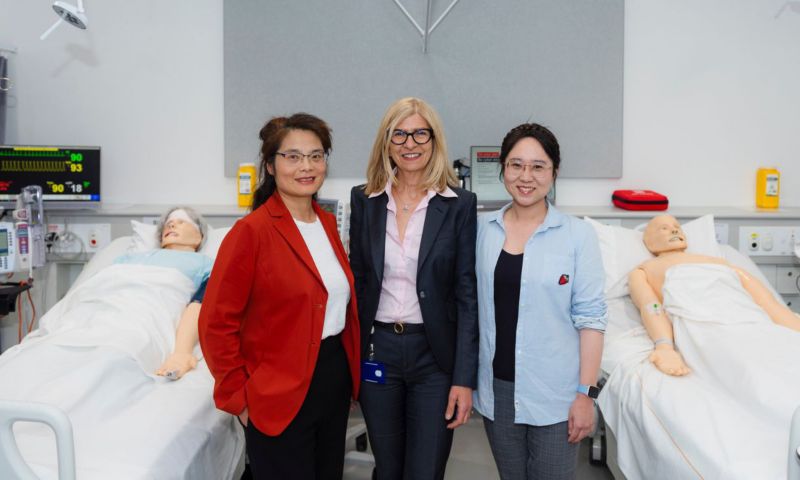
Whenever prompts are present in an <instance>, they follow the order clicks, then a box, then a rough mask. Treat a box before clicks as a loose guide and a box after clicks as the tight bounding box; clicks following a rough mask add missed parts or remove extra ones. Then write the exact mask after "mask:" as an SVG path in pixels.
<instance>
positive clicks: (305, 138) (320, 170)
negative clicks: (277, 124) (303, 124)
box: [267, 130, 328, 198]
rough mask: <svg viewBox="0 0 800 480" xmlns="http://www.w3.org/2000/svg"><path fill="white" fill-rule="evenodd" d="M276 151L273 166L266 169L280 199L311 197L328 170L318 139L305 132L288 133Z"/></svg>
mask: <svg viewBox="0 0 800 480" xmlns="http://www.w3.org/2000/svg"><path fill="white" fill-rule="evenodd" d="M278 152H279V153H278V154H277V155H275V163H274V164H273V165H267V168H268V169H269V173H271V174H272V175H273V176H274V177H275V184H276V187H277V190H278V192H279V193H280V194H281V196H283V197H284V198H286V197H292V198H310V197H311V196H312V195H314V194H315V193H317V191H318V190H319V189H320V187H322V182H323V181H324V180H325V173H326V172H327V170H328V163H327V160H325V159H324V158H320V154H324V153H325V150H324V148H323V147H322V142H321V141H320V139H319V137H317V135H316V134H315V133H313V132H310V131H308V130H291V131H289V133H287V134H286V136H285V137H284V138H283V142H281V146H280V148H279V149H278ZM282 154H285V155H282ZM298 155H300V157H299V159H298Z"/></svg>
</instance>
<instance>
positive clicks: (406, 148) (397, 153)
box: [389, 113, 433, 173]
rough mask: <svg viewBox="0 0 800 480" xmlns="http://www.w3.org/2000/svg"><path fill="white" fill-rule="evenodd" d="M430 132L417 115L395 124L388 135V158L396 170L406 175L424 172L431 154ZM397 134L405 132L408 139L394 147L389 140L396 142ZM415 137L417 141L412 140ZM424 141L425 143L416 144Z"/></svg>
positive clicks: (428, 127) (424, 122)
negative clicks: (392, 161) (395, 166)
mask: <svg viewBox="0 0 800 480" xmlns="http://www.w3.org/2000/svg"><path fill="white" fill-rule="evenodd" d="M430 130H431V126H430V125H429V124H428V122H427V121H425V119H424V118H422V116H421V115H419V114H418V113H415V114H414V115H411V116H410V117H408V118H406V119H405V120H403V121H402V122H400V123H398V124H397V127H395V129H394V130H393V131H392V132H391V133H390V135H389V137H390V141H389V156H390V157H391V158H392V160H394V163H395V164H396V165H397V169H398V170H400V171H401V172H407V173H411V172H422V171H424V170H425V167H426V166H427V165H428V162H429V161H430V160H431V156H432V154H433V137H432V135H433V133H432V132H431V131H430ZM399 132H405V133H406V134H408V137H407V138H406V139H405V142H403V143H402V144H401V145H396V144H394V143H392V141H391V140H395V141H397V140H396V139H397V137H398V134H399ZM428 134H430V135H428ZM415 137H417V140H414V138H415ZM398 140H399V139H398ZM425 140H427V141H426V142H425V143H422V144H419V143H417V142H418V141H425Z"/></svg>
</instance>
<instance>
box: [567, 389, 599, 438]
mask: <svg viewBox="0 0 800 480" xmlns="http://www.w3.org/2000/svg"><path fill="white" fill-rule="evenodd" d="M567 428H568V430H567V432H568V434H569V437H568V438H567V441H568V442H569V443H578V442H580V441H581V440H583V439H584V438H586V436H587V435H589V434H590V433H592V429H593V428H594V402H593V401H592V399H591V398H589V397H587V396H586V395H584V394H582V393H579V394H577V395H576V396H575V400H573V402H572V405H571V406H570V407H569V417H567Z"/></svg>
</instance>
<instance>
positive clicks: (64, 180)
mask: <svg viewBox="0 0 800 480" xmlns="http://www.w3.org/2000/svg"><path fill="white" fill-rule="evenodd" d="M27 185H39V186H41V187H42V193H43V199H44V201H45V202H46V203H47V204H50V205H53V204H58V205H62V206H67V207H68V206H70V205H75V206H86V205H90V206H91V205H99V203H100V148H99V147H35V146H20V145H16V146H0V203H1V204H5V205H8V204H10V203H11V202H13V201H14V200H16V198H17V195H18V194H19V192H20V191H21V190H22V188H23V187H25V186H27Z"/></svg>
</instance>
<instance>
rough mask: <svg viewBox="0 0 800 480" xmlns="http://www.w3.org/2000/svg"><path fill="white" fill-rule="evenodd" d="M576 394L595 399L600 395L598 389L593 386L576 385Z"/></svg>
mask: <svg viewBox="0 0 800 480" xmlns="http://www.w3.org/2000/svg"><path fill="white" fill-rule="evenodd" d="M578 393H582V394H584V395H586V396H587V397H589V398H597V396H598V395H600V389H599V388H597V387H595V386H594V385H578Z"/></svg>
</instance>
